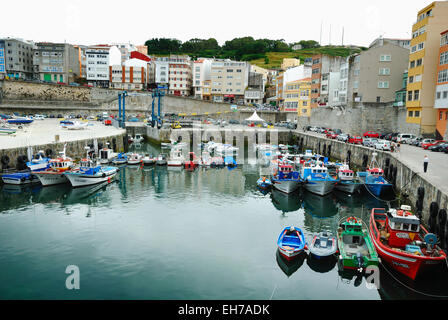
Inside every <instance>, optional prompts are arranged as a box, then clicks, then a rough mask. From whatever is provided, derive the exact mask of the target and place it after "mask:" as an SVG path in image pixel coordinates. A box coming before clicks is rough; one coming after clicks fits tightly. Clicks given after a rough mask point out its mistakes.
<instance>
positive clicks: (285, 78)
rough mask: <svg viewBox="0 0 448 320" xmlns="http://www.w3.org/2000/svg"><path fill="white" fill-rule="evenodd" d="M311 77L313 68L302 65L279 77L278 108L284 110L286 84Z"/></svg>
mask: <svg viewBox="0 0 448 320" xmlns="http://www.w3.org/2000/svg"><path fill="white" fill-rule="evenodd" d="M310 77H311V67H309V66H305V65H300V66H297V67H294V68H289V69H288V70H286V71H285V72H283V73H281V74H280V75H278V76H277V82H276V93H277V106H278V107H280V108H284V102H285V94H286V93H285V91H286V84H287V83H289V82H292V81H296V80H300V79H306V78H310Z"/></svg>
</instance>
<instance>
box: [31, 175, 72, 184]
mask: <svg viewBox="0 0 448 320" xmlns="http://www.w3.org/2000/svg"><path fill="white" fill-rule="evenodd" d="M34 175H35V176H37V177H38V178H39V180H40V183H42V185H43V186H53V185H56V184H63V183H69V181H68V179H67V177H66V176H65V174H64V173H63V172H34Z"/></svg>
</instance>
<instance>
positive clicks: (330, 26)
mask: <svg viewBox="0 0 448 320" xmlns="http://www.w3.org/2000/svg"><path fill="white" fill-rule="evenodd" d="M328 41H329V45H330V46H331V24H330V35H329V40H328Z"/></svg>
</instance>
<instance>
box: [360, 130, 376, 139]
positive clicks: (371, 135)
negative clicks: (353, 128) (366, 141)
mask: <svg viewBox="0 0 448 320" xmlns="http://www.w3.org/2000/svg"><path fill="white" fill-rule="evenodd" d="M362 136H363V137H365V138H379V137H380V134H379V133H378V132H375V131H367V132H364V134H363V135H362Z"/></svg>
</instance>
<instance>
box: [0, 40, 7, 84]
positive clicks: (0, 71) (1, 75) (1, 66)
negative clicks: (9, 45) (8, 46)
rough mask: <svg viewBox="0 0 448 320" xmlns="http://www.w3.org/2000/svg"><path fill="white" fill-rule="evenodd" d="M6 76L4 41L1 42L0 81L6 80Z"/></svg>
mask: <svg viewBox="0 0 448 320" xmlns="http://www.w3.org/2000/svg"><path fill="white" fill-rule="evenodd" d="M5 75H6V66H5V42H4V41H3V40H0V80H3V79H5Z"/></svg>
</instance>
